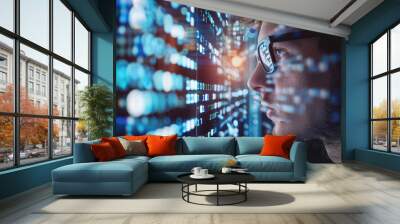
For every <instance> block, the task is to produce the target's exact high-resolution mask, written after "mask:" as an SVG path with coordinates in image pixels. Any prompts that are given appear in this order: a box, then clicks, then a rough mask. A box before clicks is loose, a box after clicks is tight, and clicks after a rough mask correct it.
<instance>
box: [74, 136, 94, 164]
mask: <svg viewBox="0 0 400 224" xmlns="http://www.w3.org/2000/svg"><path fill="white" fill-rule="evenodd" d="M98 143H100V140H93V141H87V142H80V143H75V146H74V163H89V162H95V161H96V158H95V157H94V155H93V152H92V150H91V148H90V146H91V145H92V144H98Z"/></svg>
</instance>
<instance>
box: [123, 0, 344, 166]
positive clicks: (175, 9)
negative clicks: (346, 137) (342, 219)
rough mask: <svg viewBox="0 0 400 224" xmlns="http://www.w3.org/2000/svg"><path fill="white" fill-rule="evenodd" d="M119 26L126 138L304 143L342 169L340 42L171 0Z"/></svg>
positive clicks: (137, 8) (135, 11)
mask: <svg viewBox="0 0 400 224" xmlns="http://www.w3.org/2000/svg"><path fill="white" fill-rule="evenodd" d="M117 24H118V26H117V30H116V43H117V48H116V85H117V111H116V126H117V130H116V132H117V135H126V134H128V135H139V134H149V133H150V134H161V135H166V134H173V133H177V134H178V135H179V136H263V135H265V134H267V133H273V134H276V135H284V134H295V135H296V136H298V138H299V139H302V140H305V141H307V142H308V143H309V145H310V153H309V154H310V156H309V160H310V161H311V162H332V161H333V162H339V161H340V157H341V142H340V86H341V85H340V76H341V69H340V62H341V59H340V56H341V44H342V39H341V38H338V37H333V36H329V35H325V34H320V33H315V32H311V31H307V30H300V29H296V28H292V27H288V26H284V25H277V24H273V23H269V22H267V21H257V20H253V19H248V18H243V17H238V16H234V15H229V14H225V13H219V12H214V11H210V10H204V9H199V8H195V7H190V6H187V5H181V4H177V3H173V2H169V1H162V0H117Z"/></svg>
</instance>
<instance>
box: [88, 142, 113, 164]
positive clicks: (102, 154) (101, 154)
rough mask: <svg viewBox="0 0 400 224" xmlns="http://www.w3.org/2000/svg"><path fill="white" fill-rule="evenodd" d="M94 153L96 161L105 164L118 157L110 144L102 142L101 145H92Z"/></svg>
mask: <svg viewBox="0 0 400 224" xmlns="http://www.w3.org/2000/svg"><path fill="white" fill-rule="evenodd" d="M91 149H92V152H93V154H94V157H96V160H97V161H99V162H105V161H110V160H114V159H117V158H118V157H117V155H116V154H115V151H114V149H113V147H112V146H111V144H110V143H108V142H102V143H99V144H93V145H91Z"/></svg>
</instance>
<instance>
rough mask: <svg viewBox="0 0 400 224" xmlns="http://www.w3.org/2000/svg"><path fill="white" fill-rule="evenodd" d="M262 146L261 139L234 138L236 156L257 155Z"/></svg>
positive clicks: (262, 140) (262, 139) (262, 141)
mask: <svg viewBox="0 0 400 224" xmlns="http://www.w3.org/2000/svg"><path fill="white" fill-rule="evenodd" d="M263 145H264V138H263V137H236V155H244V154H259V153H260V152H261V149H262V147H263Z"/></svg>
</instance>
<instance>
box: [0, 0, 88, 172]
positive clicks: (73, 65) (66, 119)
mask: <svg viewBox="0 0 400 224" xmlns="http://www.w3.org/2000/svg"><path fill="white" fill-rule="evenodd" d="M14 2H16V3H19V4H16V5H15V6H16V7H15V6H14ZM18 6H19V7H18ZM14 9H15V10H16V11H17V13H15V12H14ZM50 15H52V16H50ZM17 16H19V18H17ZM14 21H19V23H17V24H14ZM50 24H52V26H51V27H50ZM15 26H16V27H15ZM0 27H1V29H0V127H1V128H0V170H4V169H11V168H15V167H19V166H23V165H27V164H32V163H37V162H42V161H47V160H50V159H55V158H60V157H64V156H70V155H71V154H72V152H73V145H74V142H75V141H76V139H77V138H76V136H79V139H87V135H86V134H87V131H86V126H85V124H84V123H82V122H78V120H79V114H80V113H79V112H78V113H76V112H75V113H74V111H75V110H77V108H75V107H74V105H76V104H77V102H75V101H76V100H79V96H77V94H78V93H79V92H80V91H81V89H82V88H84V87H85V86H88V85H90V82H89V80H90V75H91V71H90V32H89V30H88V29H87V27H86V25H85V24H84V23H83V22H82V21H81V20H80V19H79V17H78V16H77V15H76V14H75V12H74V11H73V10H72V9H71V7H70V6H69V5H67V4H66V2H65V1H62V0H35V1H33V0H18V1H14V0H0ZM74 33H75V35H74ZM50 43H52V44H50ZM74 43H75V44H74ZM15 49H18V51H16V50H15ZM15 54H17V55H15ZM73 55H75V57H72V56H73ZM15 58H18V59H19V60H18V61H15V60H14V59H15ZM14 70H16V71H14ZM15 80H17V81H18V82H17V85H18V88H15V85H16V82H15ZM3 84H5V85H4V87H3ZM75 88H77V89H75ZM15 91H19V92H18V94H15ZM14 96H19V97H18V98H15V97H14ZM14 108H15V109H16V111H15V109H14ZM78 123H79V124H80V125H79V127H77V124H78ZM81 124H82V125H81ZM14 130H18V131H17V132H15V133H14ZM78 132H79V133H78Z"/></svg>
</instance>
